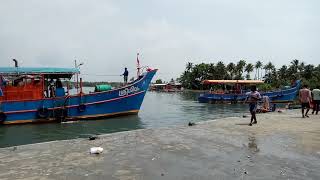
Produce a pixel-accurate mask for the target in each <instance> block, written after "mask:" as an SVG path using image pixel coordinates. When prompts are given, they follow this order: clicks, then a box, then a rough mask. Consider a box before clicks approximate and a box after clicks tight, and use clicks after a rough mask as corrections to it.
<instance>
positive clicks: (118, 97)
mask: <svg viewBox="0 0 320 180" xmlns="http://www.w3.org/2000/svg"><path fill="white" fill-rule="evenodd" d="M156 72H157V69H148V70H147V71H146V72H144V73H141V74H140V75H139V76H138V78H137V79H136V80H135V81H133V82H131V83H128V84H126V85H124V86H123V87H120V88H116V89H110V88H96V91H95V92H90V93H84V92H83V91H82V79H81V78H80V82H79V92H78V93H76V94H69V88H67V90H66V88H65V87H62V83H61V82H59V81H60V79H71V78H72V77H73V76H74V75H77V74H79V73H80V72H79V69H78V68H23V67H5V68H0V79H1V81H0V85H1V86H0V123H1V124H20V123H37V122H53V121H58V122H61V121H72V120H83V119H97V118H105V117H110V116H119V115H128V114H137V113H138V112H139V110H140V107H141V104H142V102H143V99H144V96H145V94H146V92H147V90H148V88H149V84H150V82H151V80H152V78H153V76H154V75H155V73H156ZM52 82H54V83H55V87H54V88H52V86H51V84H50V83H52Z"/></svg>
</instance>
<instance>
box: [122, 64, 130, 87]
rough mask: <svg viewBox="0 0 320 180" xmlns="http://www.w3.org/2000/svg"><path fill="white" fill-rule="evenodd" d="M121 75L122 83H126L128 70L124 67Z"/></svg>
mask: <svg viewBox="0 0 320 180" xmlns="http://www.w3.org/2000/svg"><path fill="white" fill-rule="evenodd" d="M122 76H123V80H124V83H125V84H127V83H128V76H129V71H128V69H127V68H124V72H123V74H122Z"/></svg>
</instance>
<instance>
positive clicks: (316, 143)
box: [0, 110, 320, 180]
mask: <svg viewBox="0 0 320 180" xmlns="http://www.w3.org/2000/svg"><path fill="white" fill-rule="evenodd" d="M190 121H192V120H190ZM248 122H249V117H247V118H242V117H241V118H240V117H235V118H225V119H219V120H216V121H208V122H204V123H201V124H197V125H195V126H191V127H189V126H187V125H186V126H177V127H170V128H159V129H143V130H135V131H129V132H120V133H114V134H107V135H102V136H99V139H96V140H93V141H89V140H88V139H75V140H66V141H55V142H48V143H39V144H31V145H23V146H17V147H9V148H2V149H0V179H2V180H5V179H8V180H12V179H26V180H27V179H68V180H69V179H70V180H81V179H93V180H96V179H108V180H109V179H111V180H112V179H122V180H127V179H130V180H131V179H137V180H139V179H143V180H144V179H152V180H154V179H155V180H157V179H168V180H173V179H201V180H202V179H208V180H209V179H210V180H212V179H304V180H306V179H320V115H318V116H315V115H310V118H304V119H302V118H301V117H300V111H297V110H288V111H284V112H282V113H278V112H274V113H267V114H259V115H258V124H257V125H254V126H252V127H250V126H248V125H247V124H248ZM93 146H100V147H103V148H104V151H103V153H102V154H99V155H93V154H89V149H90V148H91V147H93Z"/></svg>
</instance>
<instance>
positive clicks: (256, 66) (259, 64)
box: [254, 61, 263, 79]
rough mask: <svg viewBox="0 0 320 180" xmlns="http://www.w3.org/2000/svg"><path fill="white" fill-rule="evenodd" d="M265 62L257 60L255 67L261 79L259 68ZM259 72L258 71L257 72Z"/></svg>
mask: <svg viewBox="0 0 320 180" xmlns="http://www.w3.org/2000/svg"><path fill="white" fill-rule="evenodd" d="M262 66H263V64H262V62H261V61H257V62H256V64H255V66H254V67H255V68H256V75H257V74H258V79H260V74H259V70H260V68H262ZM257 72H258V73H257Z"/></svg>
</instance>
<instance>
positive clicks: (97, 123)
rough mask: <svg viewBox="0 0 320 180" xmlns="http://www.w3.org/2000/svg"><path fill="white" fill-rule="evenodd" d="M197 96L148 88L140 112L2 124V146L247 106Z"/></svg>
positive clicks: (173, 121) (183, 120)
mask: <svg viewBox="0 0 320 180" xmlns="http://www.w3.org/2000/svg"><path fill="white" fill-rule="evenodd" d="M197 96H198V94H197V93H192V92H185V93H158V92H148V93H147V94H146V97H145V99H144V102H143V104H142V107H141V111H140V113H139V114H138V115H132V116H124V117H115V118H109V119H105V120H89V121H79V122H74V123H62V124H61V123H50V124H25V125H13V126H12V125H11V126H0V147H8V146H15V145H23V144H30V143H38V142H46V141H54V140H64V139H74V138H87V137H88V136H90V135H95V134H106V133H114V132H119V131H128V130H134V129H142V128H157V127H170V126H174V125H182V124H187V123H188V122H189V121H192V122H198V121H206V120H213V119H219V118H222V117H231V116H241V115H242V114H243V113H245V112H247V106H246V105H243V104H232V105H231V104H206V103H204V104H202V103H198V102H197Z"/></svg>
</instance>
